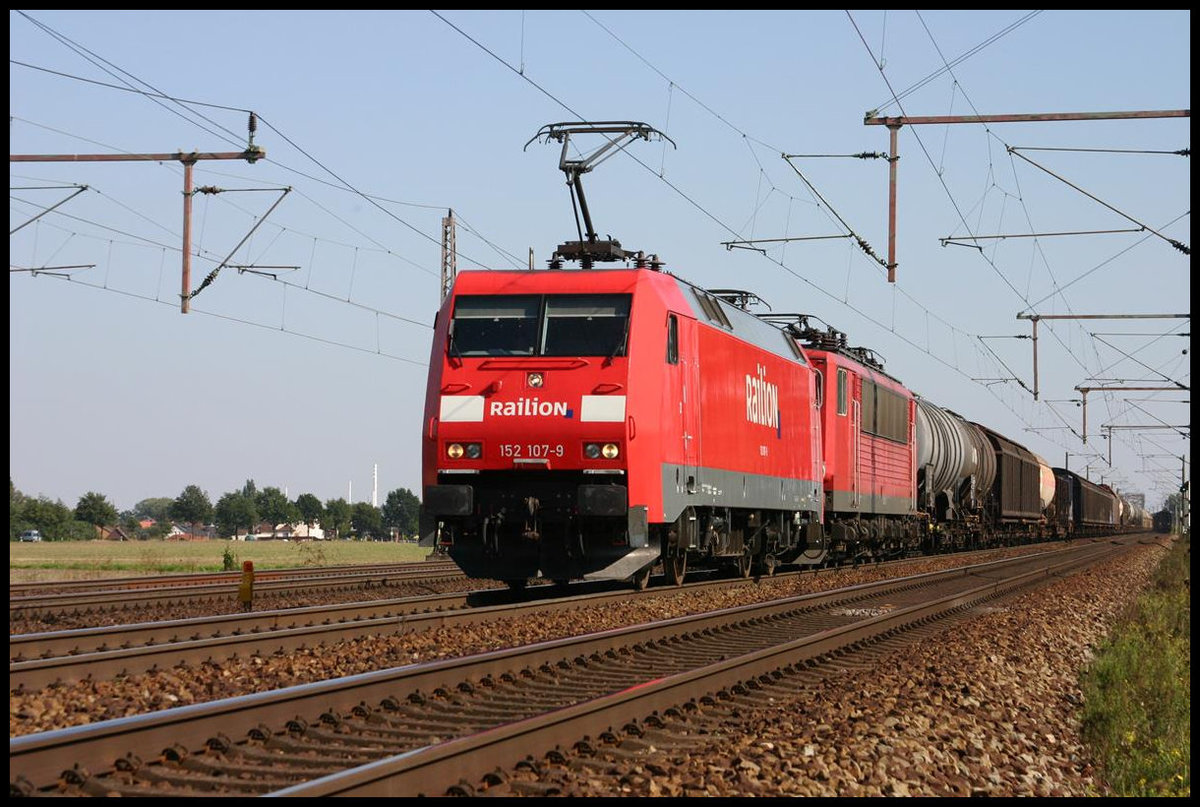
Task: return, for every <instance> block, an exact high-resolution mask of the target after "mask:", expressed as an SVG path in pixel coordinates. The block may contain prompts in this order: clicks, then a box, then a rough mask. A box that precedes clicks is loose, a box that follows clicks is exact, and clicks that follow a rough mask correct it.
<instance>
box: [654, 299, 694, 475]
mask: <svg viewBox="0 0 1200 807" xmlns="http://www.w3.org/2000/svg"><path fill="white" fill-rule="evenodd" d="M697 368H698V363H697V357H696V322H695V320H693V319H691V318H689V317H686V316H682V315H679V314H674V313H668V314H667V364H666V373H667V379H666V380H667V383H666V393H667V394H666V397H665V398H664V400H663V419H662V424H663V432H664V434H665V435H666V440H667V442H666V443H664V447H666V448H667V451H668V456H676V457H678V460H679V466H680V467H679V471H678V474H677V476H676V484H675V492H676V493H677V494H680V495H687V494H689V493H694V492H695V491H696V489H697V479H696V466H697V455H698V453H699V450H700V396H699V389H698V379H697V375H698V372H697Z"/></svg>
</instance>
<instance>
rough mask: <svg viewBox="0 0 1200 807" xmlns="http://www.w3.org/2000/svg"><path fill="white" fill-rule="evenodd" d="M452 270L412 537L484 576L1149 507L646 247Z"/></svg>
mask: <svg viewBox="0 0 1200 807" xmlns="http://www.w3.org/2000/svg"><path fill="white" fill-rule="evenodd" d="M634 263H635V265H634V266H632V267H630V268H621V269H590V270H576V271H572V270H522V271H471V272H462V273H459V274H458V276H457V279H456V281H455V283H454V285H453V288H452V290H451V292H450V293H449V294H448V295H447V297H446V299H445V301H444V304H443V305H442V307H441V310H440V311H439V312H438V314H437V318H436V325H435V336H434V340H433V348H432V355H431V358H430V376H429V386H428V392H427V398H426V405H425V412H424V423H423V432H422V438H423V446H422V454H423V487H424V489H423V498H422V510H421V532H422V534H421V539H422V541H423V542H424V543H425V544H426V545H434V546H440V547H442V548H443V549H444V550H445V551H446V552H447V553H448V554H449V556H450V557H451V558H452V559H453V560H454V561H455V562H456V563H457V564H458V566H459V567H460V568H461V569H462V570H463V571H464V572H465V573H466V574H467V575H469V576H471V577H476V578H484V579H495V580H504V581H506V582H508V583H509V585H511V586H513V587H514V588H518V587H521V586H523V585H524V584H525V583H526V581H528V580H530V579H533V578H538V577H542V578H547V579H550V580H554V581H558V582H567V581H571V580H578V579H621V580H630V581H631V582H632V583H633V584H634V585H635V586H636V587H642V586H644V585H645V584H646V582H647V581H648V579H649V576H650V573H651V570H652V568H654V567H655V565H656V564H660V563H661V564H662V569H663V572H664V574H665V575H666V577H667V578H668V581H669V582H671V583H679V582H681V581H682V580H683V578H684V575H685V574H686V571H687V569H688V568H689V566H691V567H693V568H695V567H702V568H711V567H721V566H723V567H728V568H730V569H732V570H734V571H736V573H738V574H741V575H744V576H748V575H749V574H751V573H752V572H753V571H755V570H758V571H759V572H761V571H770V570H771V569H772V568H774V567H775V566H777V565H779V564H827V563H840V562H845V561H847V560H852V561H864V560H878V559H882V558H891V557H899V556H903V555H910V554H915V553H928V552H944V551H952V550H959V549H968V548H981V547H988V546H996V545H1001V544H1010V543H1015V542H1030V541H1038V540H1046V539H1051V538H1070V537H1080V536H1086V535H1093V534H1100V533H1102V532H1113V531H1117V530H1120V529H1122V528H1129V527H1133V526H1137V527H1143V526H1147V525H1146V524H1145V523H1144V522H1145V521H1146V519H1147V514H1146V513H1145V512H1144V511H1142V510H1141V508H1135V507H1134V506H1133V505H1131V504H1129V503H1127V502H1125V500H1124V499H1123V498H1121V497H1120V496H1118V495H1117V494H1116V493H1114V492H1113V491H1112V489H1111V488H1107V487H1105V486H1101V485H1096V484H1094V483H1092V482H1090V481H1088V480H1087V479H1084V478H1082V477H1080V476H1079V475H1078V474H1076V473H1074V472H1072V471H1069V470H1067V469H1064V468H1051V467H1050V466H1049V465H1048V464H1047V462H1046V461H1045V460H1044V459H1042V458H1041V457H1039V456H1037V455H1036V454H1034V453H1033V452H1031V451H1029V450H1028V449H1027V448H1025V447H1024V446H1022V445H1021V444H1019V443H1018V442H1016V441H1015V440H1013V439H1011V438H1009V437H1006V436H1004V435H1002V434H1000V433H999V432H997V431H995V430H993V429H991V428H988V427H987V426H984V425H982V424H979V423H974V422H971V421H969V420H967V419H965V418H963V417H962V416H960V415H958V414H956V413H955V412H953V411H951V410H949V409H945V408H943V407H939V406H937V405H936V404H934V403H932V402H931V401H929V400H927V399H925V398H923V397H920V396H919V395H917V394H915V393H914V392H912V391H911V390H909V389H908V388H907V387H906V386H905V385H904V384H903V383H901V381H899V380H898V379H897V378H895V377H894V376H892V375H890V374H889V373H887V372H885V371H884V369H883V365H882V362H881V361H880V360H879V359H878V358H877V357H876V356H875V354H874V353H873V352H872V351H871V350H869V349H866V348H861V347H852V346H850V345H848V343H847V339H846V337H845V335H844V334H843V333H841V332H839V331H837V330H835V329H833V328H832V327H828V326H826V327H825V328H823V329H822V328H818V327H816V326H814V325H813V324H812V321H813V320H814V319H815V318H814V317H811V316H803V315H795V316H781V315H767V316H756V315H755V314H752V313H750V311H749V310H748V306H745V305H742V304H739V303H744V302H745V301H746V300H747V299H748V298H749V297H750V295H748V294H747V293H745V292H738V291H735V290H729V289H718V290H705V289H702V288H699V287H697V286H694V285H692V284H690V283H688V282H687V281H685V280H683V279H682V278H680V277H677V276H675V275H673V274H670V273H669V272H666V271H664V270H663V268H662V267H661V265H659V264H658V263H657V261H655V260H653V258H649V259H648V258H645V257H644V256H643V257H641V258H635V261H634Z"/></svg>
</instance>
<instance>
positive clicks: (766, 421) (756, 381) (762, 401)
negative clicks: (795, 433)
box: [746, 364, 779, 431]
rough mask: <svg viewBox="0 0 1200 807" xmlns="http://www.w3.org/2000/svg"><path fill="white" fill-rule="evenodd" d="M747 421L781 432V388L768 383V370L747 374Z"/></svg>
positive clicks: (764, 368)
mask: <svg viewBox="0 0 1200 807" xmlns="http://www.w3.org/2000/svg"><path fill="white" fill-rule="evenodd" d="M746 420H748V421H750V422H751V423H757V424H758V425H760V426H769V427H771V428H772V429H775V430H776V431H778V430H779V387H778V386H776V385H775V384H772V383H771V382H769V381H767V368H766V367H763V366H762V365H761V364H759V365H756V369H755V374H754V375H750V374H749V373H747V374H746Z"/></svg>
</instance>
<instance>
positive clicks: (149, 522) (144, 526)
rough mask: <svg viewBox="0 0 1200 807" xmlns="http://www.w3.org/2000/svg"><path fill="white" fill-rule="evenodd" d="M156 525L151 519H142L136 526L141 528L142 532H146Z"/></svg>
mask: <svg viewBox="0 0 1200 807" xmlns="http://www.w3.org/2000/svg"><path fill="white" fill-rule="evenodd" d="M157 523H158V522H157V521H155V520H154V519H152V518H143V519H142V520H141V521H139V522H138V526H139V527H141V528H142V529H143V530H148V529H150V528H151V527H153V526H154V525H155V524H157Z"/></svg>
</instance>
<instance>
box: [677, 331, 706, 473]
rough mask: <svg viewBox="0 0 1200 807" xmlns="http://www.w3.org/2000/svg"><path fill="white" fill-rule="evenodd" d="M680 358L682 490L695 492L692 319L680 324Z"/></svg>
mask: <svg viewBox="0 0 1200 807" xmlns="http://www.w3.org/2000/svg"><path fill="white" fill-rule="evenodd" d="M679 324H680V329H679V358H680V362H679V365H680V370H681V371H682V373H683V423H682V424H681V425H682V428H683V464H684V489H685V490H686V491H687V492H688V493H695V492H696V491H697V490H699V487H700V461H701V457H700V423H701V417H700V348H699V328H698V326H697V324H696V320H694V319H683V320H682V321H680V323H679Z"/></svg>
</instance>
